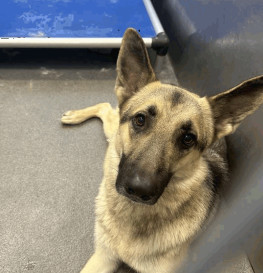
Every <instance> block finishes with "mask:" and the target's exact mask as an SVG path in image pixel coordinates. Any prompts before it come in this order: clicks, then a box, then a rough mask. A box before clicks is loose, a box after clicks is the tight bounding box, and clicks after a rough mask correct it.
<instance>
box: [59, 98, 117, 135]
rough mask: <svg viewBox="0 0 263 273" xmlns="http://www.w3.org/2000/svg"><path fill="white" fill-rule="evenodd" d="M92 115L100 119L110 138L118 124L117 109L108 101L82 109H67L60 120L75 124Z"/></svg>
mask: <svg viewBox="0 0 263 273" xmlns="http://www.w3.org/2000/svg"><path fill="white" fill-rule="evenodd" d="M93 117H97V118H100V119H101V120H102V122H103V129H104V133H105V135H106V137H107V138H111V137H112V136H113V135H114V134H115V133H116V131H117V129H118V125H119V110H118V109H113V108H112V107H111V105H110V104H109V103H99V104H97V105H94V106H90V107H87V108H84V109H80V110H71V111H67V112H66V113H64V114H63V116H62V118H61V122H62V123H63V124H70V125H75V124H80V123H82V122H84V121H86V120H88V119H90V118H93Z"/></svg>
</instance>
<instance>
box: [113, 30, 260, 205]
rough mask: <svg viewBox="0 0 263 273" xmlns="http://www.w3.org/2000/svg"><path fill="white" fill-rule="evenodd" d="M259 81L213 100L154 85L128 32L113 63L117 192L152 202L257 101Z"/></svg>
mask: <svg viewBox="0 0 263 273" xmlns="http://www.w3.org/2000/svg"><path fill="white" fill-rule="evenodd" d="M262 87H263V77H258V78H254V79H251V80H249V81H247V82H244V83H242V84H241V85H239V86H237V87H235V88H233V89H231V90H229V91H226V92H223V93H221V94H219V95H217V96H213V97H203V98H201V97H199V96H198V95H196V94H193V93H191V92H189V91H187V90H184V89H182V88H179V87H177V86H174V85H169V84H162V83H160V82H159V81H158V80H157V78H156V76H155V74H154V71H153V69H152V67H151V64H150V60H149V57H148V54H147V50H146V47H145V45H144V42H143V40H142V39H141V37H140V36H139V34H138V33H137V32H136V31H135V30H133V29H128V30H127V31H126V33H125V35H124V38H123V42H122V45H121V49H120V53H119V57H118V61H117V80H116V87H115V90H116V94H117V97H118V102H119V108H120V125H119V132H118V135H117V143H118V146H119V149H120V151H121V160H120V164H119V170H118V177H117V182H116V188H117V191H118V192H119V193H121V194H123V195H125V196H126V197H128V198H130V199H131V200H133V201H137V202H142V203H146V204H155V203H156V202H157V200H158V198H159V197H160V196H161V194H162V193H163V191H164V189H165V187H166V186H167V185H168V183H169V182H170V181H171V179H173V180H175V179H177V180H178V179H185V178H187V177H191V174H192V173H193V172H194V171H195V169H196V167H197V166H198V162H199V160H200V158H201V156H202V154H203V152H204V151H205V150H206V149H207V148H208V147H209V146H210V145H211V144H212V143H214V142H215V141H216V140H218V139H220V138H222V137H224V136H226V135H228V134H231V133H233V132H234V131H235V129H236V128H237V127H238V125H239V124H240V122H241V121H242V120H243V119H244V118H245V117H246V116H247V115H249V114H251V113H252V112H254V111H255V110H256V109H257V108H258V107H259V105H260V104H261V103H263V92H262V90H263V88H262Z"/></svg>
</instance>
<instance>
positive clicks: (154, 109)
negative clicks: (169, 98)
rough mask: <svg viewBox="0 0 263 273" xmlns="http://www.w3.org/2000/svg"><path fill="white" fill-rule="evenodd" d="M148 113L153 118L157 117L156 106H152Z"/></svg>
mask: <svg viewBox="0 0 263 273" xmlns="http://www.w3.org/2000/svg"><path fill="white" fill-rule="evenodd" d="M147 110H148V113H149V114H150V115H151V116H153V117H154V116H156V114H157V110H156V107H155V106H154V105H151V106H149V107H148V109H147Z"/></svg>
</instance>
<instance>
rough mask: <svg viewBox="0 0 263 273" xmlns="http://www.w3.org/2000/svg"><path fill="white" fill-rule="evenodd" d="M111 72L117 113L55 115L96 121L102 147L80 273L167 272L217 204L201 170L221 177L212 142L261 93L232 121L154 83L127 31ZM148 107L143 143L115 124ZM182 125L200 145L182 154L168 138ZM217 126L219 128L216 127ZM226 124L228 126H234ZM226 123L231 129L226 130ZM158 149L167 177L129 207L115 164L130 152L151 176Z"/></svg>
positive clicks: (105, 108)
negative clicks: (150, 199) (150, 119)
mask: <svg viewBox="0 0 263 273" xmlns="http://www.w3.org/2000/svg"><path fill="white" fill-rule="evenodd" d="M133 41H134V43H135V45H133V51H134V48H138V51H140V52H139V53H138V54H143V56H144V60H145V63H144V65H145V67H146V68H145V67H144V66H143V65H142V64H141V63H140V64H137V63H136V62H137V61H138V60H137V59H136V58H133V57H132V56H131V54H129V52H130V51H129V50H130V48H129V47H130V45H131V43H133ZM128 42H129V43H128ZM133 53H134V52H133ZM145 54H146V55H145ZM126 58H131V59H132V60H127V62H129V64H130V63H131V64H133V66H136V65H138V67H137V68H135V70H132V71H130V70H129V69H130V66H127V67H123V66H125V62H126ZM117 69H118V77H117V81H116V94H117V96H118V100H119V105H120V109H119V108H116V109H112V108H111V106H110V105H109V104H107V103H102V104H98V105H96V106H93V107H88V108H86V109H83V110H78V111H69V112H67V113H65V114H64V116H63V117H62V123H64V124H78V123H80V122H83V121H84V120H87V119H89V118H91V117H99V118H100V119H101V120H102V121H103V125H104V132H105V135H106V137H107V139H108V142H109V146H108V149H107V152H106V157H105V162H104V178H103V181H102V183H101V185H100V189H99V194H98V196H97V198H96V225H95V247H96V251H95V253H94V255H93V256H92V257H91V258H90V260H89V261H88V263H87V264H86V266H85V267H84V268H83V270H82V271H81V273H111V272H114V271H115V270H116V269H117V267H118V265H119V263H120V262H121V261H124V262H125V263H127V264H128V265H129V266H130V267H132V268H134V269H135V270H137V271H138V272H140V273H149V272H151V273H172V272H173V273H174V272H176V269H177V268H178V267H179V265H180V263H181V261H182V260H183V259H184V257H185V255H186V253H187V248H188V246H189V244H190V243H191V242H192V240H193V239H194V238H195V237H196V236H197V235H198V233H199V232H200V231H201V228H202V227H203V226H204V224H205V222H206V221H207V219H208V217H210V216H211V215H212V214H213V213H214V210H215V209H216V206H217V202H218V201H219V199H218V197H215V194H214V193H213V190H211V188H209V186H208V184H207V181H208V179H210V180H211V179H212V176H213V174H212V171H211V168H210V167H209V166H210V165H209V164H215V165H216V166H218V169H220V170H222V173H223V172H225V171H226V170H225V162H224V159H223V157H222V155H223V154H224V151H220V147H222V145H221V144H220V142H218V141H216V140H217V139H219V138H220V137H222V136H225V135H226V134H227V133H230V132H232V130H231V131H229V130H228V129H227V128H228V127H227V126H230V127H231V128H233V127H235V126H237V121H238V122H239V123H240V121H241V119H243V118H244V117H245V116H247V115H248V114H250V113H252V112H253V111H255V109H256V108H257V107H258V106H259V105H260V103H262V102H263V96H262V92H260V93H258V96H257V99H256V100H257V102H255V101H254V100H253V103H252V102H251V105H252V106H251V108H249V109H246V110H244V111H243V112H242V114H240V117H239V118H238V119H237V121H236V120H234V119H233V118H232V116H230V114H229V115H228V116H227V118H224V117H223V114H222V111H226V110H225V109H223V110H222V111H221V110H220V109H221V108H223V106H222V105H221V106H220V107H221V108H220V107H219V108H220V109H219V108H217V107H218V106H217V105H216V104H215V103H214V102H215V101H216V100H217V99H218V97H212V98H200V97H199V96H197V95H195V94H193V93H190V92H189V91H187V90H184V89H182V88H179V87H175V86H171V85H167V84H161V83H160V82H159V81H157V80H156V77H155V75H154V72H153V70H152V68H151V66H150V64H149V59H148V55H147V53H146V49H145V47H144V46H143V43H142V41H141V40H140V38H139V36H138V34H137V33H136V32H135V31H134V30H132V29H129V30H127V32H126V34H125V36H124V41H123V44H122V47H121V51H120V55H119V59H118V64H117ZM125 69H126V70H127V71H128V72H129V73H127V71H126V70H125ZM136 69H137V70H136ZM140 71H142V73H139V72H140ZM127 75H128V76H127ZM129 75H132V76H129ZM141 75H143V78H141ZM127 77H128V78H127ZM137 77H139V79H137ZM257 79H259V78H257ZM134 81H135V82H134ZM254 81H255V79H254ZM136 84H137V85H138V86H136ZM129 85H132V87H130V86H129ZM233 90H235V89H233ZM174 93H176V94H179V95H178V96H181V95H182V97H183V98H184V101H183V103H178V104H176V105H173V103H172V102H171V94H174ZM222 94H223V93H222ZM242 95H243V93H242ZM223 97H224V96H223ZM259 100H260V101H259ZM241 101H242V100H241ZM224 103H225V102H224ZM219 104H220V102H219ZM150 105H156V106H157V110H158V113H157V117H158V118H156V119H155V120H154V125H153V130H151V131H150V133H148V134H144V135H143V137H142V136H141V135H136V134H135V133H134V132H133V128H132V125H131V122H129V121H125V122H120V118H123V119H124V118H125V116H127V117H130V116H134V115H135V114H136V113H137V112H138V111H143V110H144V109H145V108H147V107H148V106H150ZM239 108H240V107H239ZM220 111H221V112H220ZM215 113H216V114H215ZM220 115H221V116H220ZM231 115H233V112H231ZM231 118H232V119H231ZM189 119H190V120H191V122H192V126H193V127H194V130H195V131H196V133H197V135H198V138H199V139H200V140H201V142H202V141H203V143H204V144H203V145H205V146H204V147H203V149H197V148H196V149H192V150H191V149H190V150H189V151H187V152H185V151H183V152H182V151H180V150H179V148H175V144H173V142H172V140H173V138H172V137H173V136H174V132H176V131H175V128H180V126H181V124H183V123H184V122H187V121H188V120H189ZM217 120H218V122H221V124H223V125H218V124H217V123H216V122H217ZM230 120H234V121H233V122H234V124H233V122H232V121H231V122H232V123H231V122H230ZM229 123H231V125H226V124H229ZM217 125H218V126H217ZM222 126H223V129H222V131H220V128H222ZM176 134H180V131H179V133H176ZM149 142H151V147H150V149H148V150H147V156H143V157H141V156H140V157H138V153H139V152H140V150H141V149H142V148H143V147H145V146H146V147H147V145H148V144H149ZM219 146H220V147H219ZM176 147H177V146H176ZM161 151H162V152H163V157H164V158H162V161H164V162H163V164H164V165H163V166H164V169H165V170H168V169H169V170H170V172H172V174H173V175H172V177H171V179H170V181H169V183H168V185H167V187H166V188H165V190H164V191H163V193H162V195H161V196H160V197H159V199H158V201H157V202H156V203H155V204H154V205H152V206H149V205H146V204H143V203H136V202H134V201H132V200H130V199H129V198H127V197H125V196H123V195H121V194H119V193H118V192H117V191H116V180H117V176H118V171H119V164H120V160H121V157H122V156H123V155H124V154H131V156H130V158H131V159H132V160H135V161H136V159H137V158H140V163H138V164H140V165H141V166H142V168H145V169H147V170H148V169H149V170H152V169H155V168H156V166H157V163H158V160H159V159H160V158H158V156H159V154H160V155H161ZM217 151H218V152H217ZM156 155H157V156H156ZM209 162H210V163H209Z"/></svg>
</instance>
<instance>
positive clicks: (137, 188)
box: [116, 157, 171, 205]
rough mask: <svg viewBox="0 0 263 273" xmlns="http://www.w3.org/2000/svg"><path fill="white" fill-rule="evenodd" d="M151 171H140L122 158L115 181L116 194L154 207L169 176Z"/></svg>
mask: <svg viewBox="0 0 263 273" xmlns="http://www.w3.org/2000/svg"><path fill="white" fill-rule="evenodd" d="M152 171H153V170H151V171H149V170H140V169H139V168H136V167H135V165H134V164H132V163H129V161H128V160H127V158H125V157H122V159H121V162H120V165H119V173H118V177H117V181H116V189H117V191H118V193H120V194H122V195H124V196H126V197H127V198H129V199H130V200H132V201H135V202H139V203H144V204H148V205H154V204H155V203H156V202H157V200H158V199H159V197H160V196H161V195H162V193H163V191H164V189H165V187H166V186H167V184H168V182H169V180H170V178H171V175H169V174H165V173H162V174H153V172H152Z"/></svg>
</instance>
